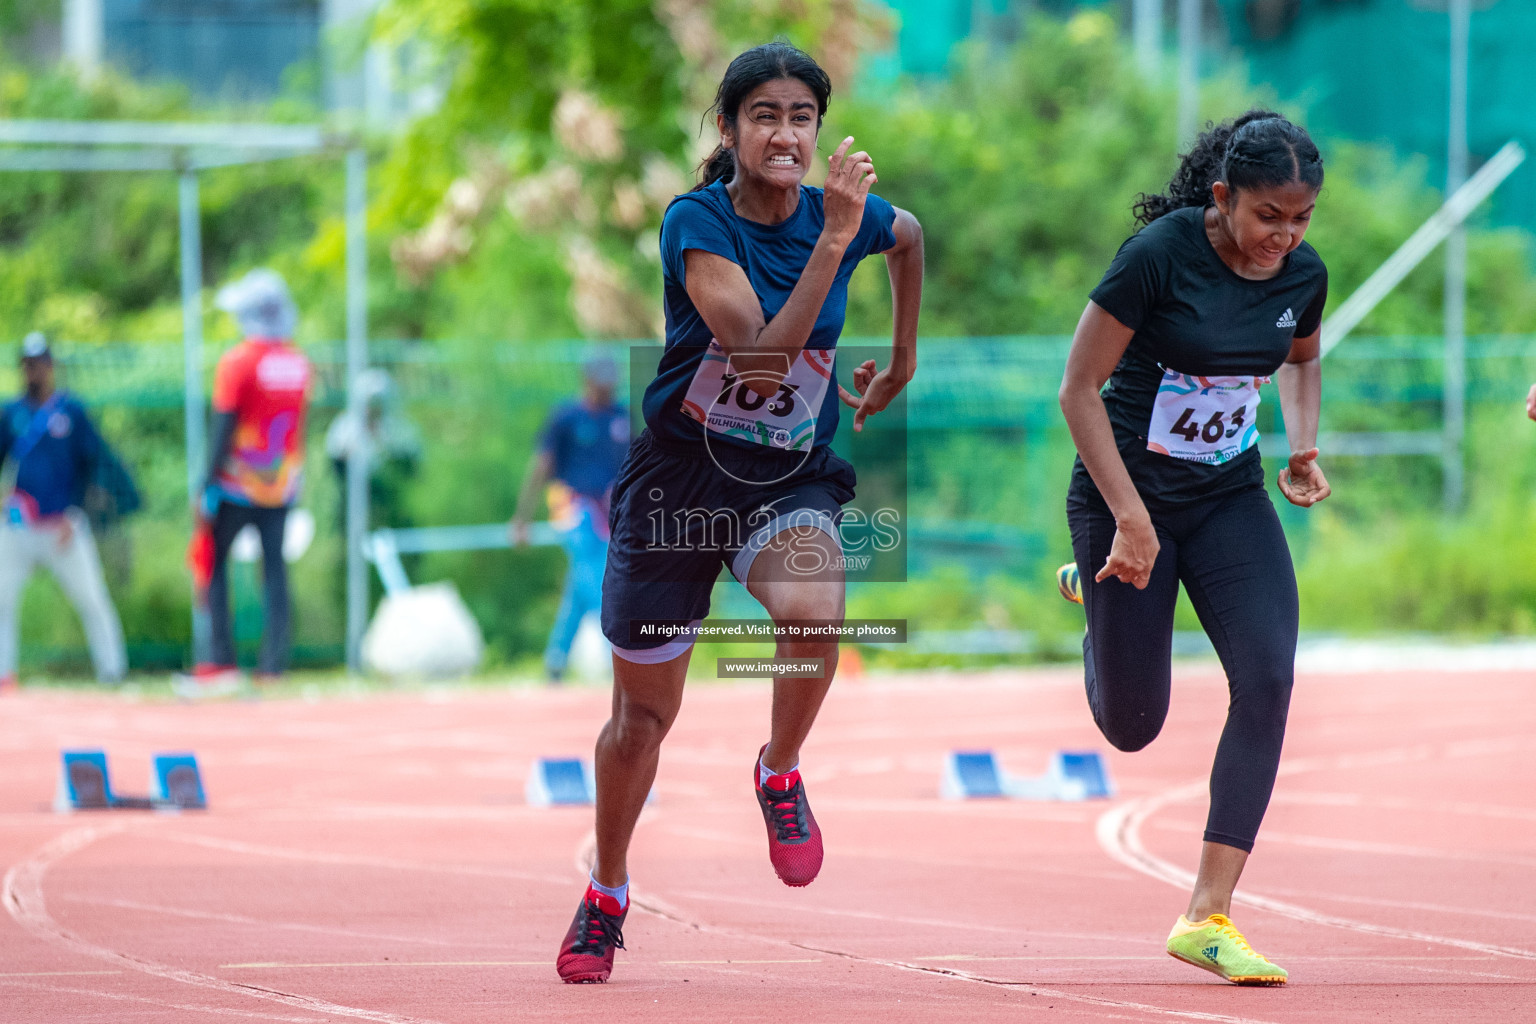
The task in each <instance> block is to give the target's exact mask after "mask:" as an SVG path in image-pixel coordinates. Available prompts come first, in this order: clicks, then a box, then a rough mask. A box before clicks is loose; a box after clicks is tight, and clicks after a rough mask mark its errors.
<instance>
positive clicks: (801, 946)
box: [574, 807, 1273, 1024]
mask: <svg viewBox="0 0 1536 1024" xmlns="http://www.w3.org/2000/svg"><path fill="white" fill-rule="evenodd" d="M648 814H649V815H651V816H652V817H655V815H654V813H653V810H652V808H649V807H648V808H646V809H645V810H644V811H642V812H641V815H640V820H639V822H637V823H636V827H637V828H638V827H639V825H640V824H643V823H645V822H646V821H647V820H648V819H647V815H648ZM596 853H597V833H596V830H595V829H594V830H593V831H591V832H588V833H587V834H586V835H585V836H583V837H582V839H581V842H579V843H577V844H576V852H575V858H574V865H575V868H576V872H577V874H578V875H580V876H582V877H583V878H585V877H586V876H587V875H588V874H589V873H590V872H591V870H592V864H593V862H594V859H595V857H596ZM629 903H630V906H631V907H633V908H634V909H636V910H640V911H644V912H646V913H648V914H651V915H653V916H655V917H659V918H661V919H662V920H665V921H670V922H672V923H673V924H676V925H681V926H682V927H684V928H687V929H690V930H697V931H700V932H708V933H710V934H714V935H724V936H728V937H730V938H735V939H745V940H747V941H749V942H762V943H767V944H769V945H773V946H787V947H788V948H790V949H798V950H804V951H805V952H809V953H824V954H826V955H827V956H835V957H838V958H839V959H843V960H852V961H855V962H858V963H866V964H873V965H875V966H877V967H889V968H891V969H893V970H898V971H910V972H912V973H914V974H927V975H935V976H938V977H943V978H953V979H955V980H957V981H968V982H971V983H973V984H977V985H991V986H993V987H996V988H1008V989H1020V990H1025V991H1031V992H1038V993H1039V994H1040V995H1043V996H1049V997H1051V998H1053V999H1064V1000H1067V1001H1068V1002H1075V1003H1086V1004H1088V1005H1090V1006H1104V1007H1109V1008H1112V1009H1115V1010H1121V1011H1127V1010H1128V1011H1133V1012H1140V1013H1144V1014H1149V1015H1152V1016H1156V1017H1171V1018H1175V1019H1178V1020H1193V1021H1211V1022H1214V1024H1273V1022H1270V1021H1263V1020H1258V1019H1255V1018H1252V1017H1232V1016H1228V1015H1226V1014H1221V1013H1201V1012H1199V1011H1196V1010H1172V1009H1169V1008H1167V1007H1164V1006H1153V1005H1151V1004H1149V1003H1136V1002H1131V1001H1129V1000H1123V999H1109V998H1106V997H1103V996H1090V995H1084V994H1082V993H1078V992H1067V991H1063V990H1062V989H1056V988H1047V987H1045V986H1043V985H1037V984H1035V983H1034V982H1029V981H1017V980H1014V979H1009V978H990V977H987V976H986V975H982V974H973V973H971V972H970V971H961V970H957V969H954V968H950V967H934V966H930V965H928V964H922V963H909V962H907V961H904V960H887V959H884V958H882V957H873V956H864V955H862V954H859V953H850V952H848V951H846V950H841V949H826V948H823V947H820V946H813V945H810V944H809V943H804V942H795V941H794V940H792V939H780V938H775V937H774V936H771V935H761V934H758V933H756V932H747V931H741V930H740V929H736V928H722V927H719V926H717V925H711V924H705V923H704V922H702V921H695V920H693V919H692V918H691V917H690V916H689V915H688V914H687V913H686V912H685V911H683V910H680V909H678V908H677V907H674V906H672V905H670V904H669V903H667V902H666V901H664V900H661V899H658V898H657V897H655V896H652V895H651V894H650V893H649V892H641V891H640V890H638V889H636V888H635V886H634V884H633V883H631V885H630V890H629Z"/></svg>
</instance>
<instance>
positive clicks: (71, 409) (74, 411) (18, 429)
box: [0, 393, 101, 516]
mask: <svg viewBox="0 0 1536 1024" xmlns="http://www.w3.org/2000/svg"><path fill="white" fill-rule="evenodd" d="M51 401H52V405H53V411H52V412H51V413H50V414H49V415H48V417H47V421H46V429H44V430H43V431H42V434H41V436H40V437H39V438H38V440H37V443H36V444H35V445H34V446H33V447H32V450H31V451H29V452H26V453H24V455H23V457H22V459H21V463H20V465H19V466H17V467H14V468H15V469H16V491H17V497H18V498H19V499H20V501H21V504H22V506H23V507H24V508H25V511H26V513H27V514H28V515H36V516H56V515H58V514H60V513H61V512H63V511H64V510H65V509H67V508H71V507H78V506H79V505H80V502H81V501H83V500H84V498H85V487H86V484H88V483H89V482H90V479H91V474H92V472H93V471H94V469H95V466H96V462H97V460H98V459H99V458H100V457H101V435H99V434H97V433H96V428H95V427H94V426H92V425H91V420H90V417H89V416H87V415H86V413H85V406H83V405H81V404H80V402H79V401H78V400H76V399H75V397H74V396H73V395H68V394H62V393H61V394H59V395H58V396H56V398H55V399H52V400H51ZM38 408H39V403H36V402H33V401H31V400H29V399H26V398H18V399H16V400H14V401H12V402H8V403H7V404H6V405H5V407H4V408H3V409H0V462H9V461H10V460H11V459H12V458H13V454H12V448H14V447H15V446H16V443H17V442H18V441H19V440H20V439H22V438H24V437H26V436H27V432H28V429H29V428H30V427H31V425H32V420H33V417H34V416H35V415H36V413H37V410H38Z"/></svg>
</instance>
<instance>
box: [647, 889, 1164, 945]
mask: <svg viewBox="0 0 1536 1024" xmlns="http://www.w3.org/2000/svg"><path fill="white" fill-rule="evenodd" d="M668 895H670V896H671V897H672V898H674V899H693V900H699V901H700V902H702V903H705V904H710V903H729V904H732V905H734V906H739V907H757V908H761V909H764V910H786V909H788V910H792V911H793V912H794V913H797V914H800V913H809V914H824V915H826V916H828V917H846V918H853V919H855V920H863V921H881V922H884V923H887V924H910V925H916V926H918V927H920V928H954V929H956V930H958V931H964V932H994V933H996V934H999V935H1013V936H1016V937H1018V938H1020V939H1086V940H1089V941H1092V942H1134V943H1137V944H1138V945H1139V944H1142V943H1145V942H1148V941H1155V937H1154V938H1153V939H1149V938H1148V937H1147V936H1141V935H1101V934H1098V933H1094V932H1058V931H1040V930H1038V929H1034V928H1009V927H1007V926H1005V925H997V924H982V923H980V922H977V921H951V920H946V919H944V918H937V917H908V916H904V915H899V914H882V913H879V912H878V911H874V910H841V909H838V908H836V907H825V906H793V907H786V905H785V904H783V903H771V902H769V901H768V900H754V899H751V898H748V897H745V896H732V895H729V894H728V893H713V892H694V891H689V890H673V891H672V892H670V893H669V894H668Z"/></svg>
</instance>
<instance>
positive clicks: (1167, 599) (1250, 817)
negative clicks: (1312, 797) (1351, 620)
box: [1067, 485, 1297, 851]
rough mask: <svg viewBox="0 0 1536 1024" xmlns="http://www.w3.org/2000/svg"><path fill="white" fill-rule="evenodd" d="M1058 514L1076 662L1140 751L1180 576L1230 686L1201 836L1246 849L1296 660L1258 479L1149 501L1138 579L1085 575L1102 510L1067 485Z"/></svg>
mask: <svg viewBox="0 0 1536 1024" xmlns="http://www.w3.org/2000/svg"><path fill="white" fill-rule="evenodd" d="M1067 522H1068V523H1069V525H1070V526H1071V528H1072V551H1073V554H1074V555H1075V556H1076V559H1077V568H1078V572H1079V573H1080V574H1081V577H1082V591H1083V605H1084V607H1085V609H1086V611H1087V614H1088V635H1087V636H1085V637H1084V638H1083V667H1084V670H1085V677H1086V681H1087V686H1088V704H1089V706H1090V707H1091V708H1092V709H1093V720H1094V721H1095V722H1097V723H1098V726H1099V730H1100V731H1101V732H1103V733H1104V737H1105V738H1106V739H1107V740H1109V742H1110V743H1112V744H1114V745H1115V746H1116V747H1117V748H1118V749H1120V750H1140V749H1141V748H1142V747H1145V746H1146V745H1147V744H1148V743H1151V742H1152V741H1153V740H1154V739H1155V738H1156V737H1157V734H1158V733H1159V732H1160V731H1161V730H1162V728H1163V720H1164V719H1165V718H1167V717H1168V695H1169V688H1170V685H1171V679H1170V658H1171V656H1172V647H1173V608H1174V603H1175V601H1176V600H1177V599H1178V595H1179V583H1180V582H1183V584H1184V590H1185V592H1186V593H1188V594H1189V600H1190V603H1191V604H1193V605H1194V607H1195V611H1196V613H1198V614H1199V616H1200V624H1201V625H1202V626H1204V627H1205V631H1206V633H1207V634H1208V635H1209V636H1210V638H1211V643H1212V644H1213V645H1214V646H1215V648H1216V654H1217V655H1218V656H1219V657H1220V658H1221V664H1222V667H1223V668H1225V669H1226V671H1227V685H1228V687H1229V689H1230V691H1231V694H1232V698H1231V701H1230V703H1229V704H1228V706H1227V724H1226V728H1224V729H1223V730H1222V733H1221V742H1220V744H1219V745H1218V746H1217V747H1216V764H1215V766H1214V767H1213V768H1212V769H1211V810H1210V814H1209V816H1208V817H1207V818H1206V825H1205V840H1206V842H1211V843H1223V844H1225V845H1227V846H1235V847H1237V848H1238V849H1240V850H1250V851H1251V850H1252V849H1253V841H1254V837H1255V836H1257V835H1258V832H1259V823H1260V822H1261V821H1263V820H1264V811H1265V809H1266V808H1267V807H1268V806H1269V797H1270V794H1271V793H1272V792H1273V791H1274V788H1275V774H1276V772H1277V771H1278V769H1279V766H1280V746H1281V744H1282V742H1283V741H1284V739H1285V717H1286V712H1287V710H1288V709H1289V707H1290V703H1291V683H1292V679H1293V676H1294V674H1295V663H1296V622H1297V599H1296V572H1295V569H1294V568H1293V567H1292V566H1291V552H1290V548H1289V547H1288V546H1287V545H1286V542H1285V534H1284V533H1283V532H1282V531H1281V529H1280V519H1279V517H1278V516H1276V515H1275V509H1274V506H1273V505H1271V504H1270V502H1269V496H1268V495H1267V494H1266V493H1265V492H1264V488H1263V486H1262V485H1260V486H1257V487H1252V488H1245V489H1243V490H1240V491H1237V492H1234V493H1231V494H1227V495H1224V496H1222V497H1220V498H1215V499H1212V500H1210V501H1204V502H1200V503H1199V504H1197V505H1195V506H1194V507H1192V508H1188V509H1182V510H1179V511H1177V512H1154V513H1153V514H1152V526H1153V528H1154V529H1156V530H1157V539H1158V541H1159V542H1160V543H1161V544H1162V548H1161V550H1159V551H1158V554H1157V562H1156V564H1154V565H1153V567H1152V578H1151V581H1150V582H1149V583H1148V584H1147V589H1145V590H1137V589H1136V588H1135V587H1133V586H1131V585H1130V584H1129V583H1123V582H1121V581H1120V580H1119V579H1117V578H1115V577H1110V578H1108V579H1106V580H1105V581H1104V582H1102V583H1095V582H1094V581H1093V575H1094V573H1096V572H1098V571H1099V570H1100V569H1102V568H1103V567H1104V563H1105V561H1107V560H1108V558H1109V549H1110V545H1111V544H1112V543H1113V542H1114V539H1115V520H1114V517H1113V516H1111V515H1110V513H1109V511H1108V510H1107V509H1105V508H1104V507H1103V506H1102V505H1100V504H1098V503H1097V502H1093V501H1090V500H1085V499H1082V498H1080V497H1077V496H1072V497H1069V498H1068V499H1067Z"/></svg>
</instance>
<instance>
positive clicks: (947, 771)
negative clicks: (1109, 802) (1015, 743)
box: [940, 750, 1114, 800]
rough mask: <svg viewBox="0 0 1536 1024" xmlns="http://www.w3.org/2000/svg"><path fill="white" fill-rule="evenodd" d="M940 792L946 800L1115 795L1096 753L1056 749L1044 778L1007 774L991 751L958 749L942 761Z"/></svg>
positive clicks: (1036, 798)
mask: <svg viewBox="0 0 1536 1024" xmlns="http://www.w3.org/2000/svg"><path fill="white" fill-rule="evenodd" d="M940 793H941V795H942V796H943V797H944V798H945V799H946V800H970V799H978V798H982V799H984V798H988V797H991V798H1002V797H1010V798H1012V799H1015V800H1088V799H1093V798H1096V797H1110V796H1113V795H1114V787H1113V786H1112V785H1111V784H1110V781H1109V769H1108V768H1107V767H1106V766H1105V764H1104V759H1103V757H1102V756H1100V754H1099V752H1098V751H1096V750H1058V751H1056V752H1055V753H1054V754H1052V755H1051V763H1050V765H1049V767H1048V768H1047V770H1046V773H1045V774H1044V775H1040V776H1018V775H1009V774H1008V773H1007V772H1005V771H1004V770H1003V766H1002V765H1001V764H1000V763H999V762H998V760H997V755H996V754H994V753H993V752H992V751H990V750H972V751H965V750H957V751H952V752H951V753H950V754H949V756H948V757H946V758H945V759H944V775H943V779H942V782H941V784H940Z"/></svg>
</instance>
